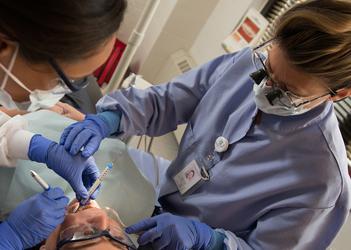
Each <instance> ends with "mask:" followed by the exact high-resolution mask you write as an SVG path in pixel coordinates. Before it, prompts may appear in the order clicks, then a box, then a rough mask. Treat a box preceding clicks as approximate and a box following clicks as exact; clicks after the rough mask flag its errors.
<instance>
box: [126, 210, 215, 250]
mask: <svg viewBox="0 0 351 250" xmlns="http://www.w3.org/2000/svg"><path fill="white" fill-rule="evenodd" d="M126 233H129V234H131V233H134V234H135V233H142V234H141V236H140V237H139V239H138V243H139V244H140V245H142V246H143V245H146V244H148V243H151V244H152V249H172V250H178V249H181V250H183V249H206V248H207V247H208V246H209V245H210V241H211V237H212V236H213V235H214V230H213V229H212V228H210V227H209V226H208V225H206V224H204V223H201V222H198V221H195V220H190V219H187V218H184V217H180V216H175V215H172V214H170V213H165V214H161V215H158V216H155V217H151V218H148V219H145V220H142V221H140V222H138V223H136V224H134V225H132V226H130V227H127V228H126Z"/></svg>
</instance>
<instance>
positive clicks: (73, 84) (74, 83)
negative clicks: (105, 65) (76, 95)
mask: <svg viewBox="0 0 351 250" xmlns="http://www.w3.org/2000/svg"><path fill="white" fill-rule="evenodd" d="M49 64H50V65H51V67H52V68H53V69H54V70H55V72H56V73H57V75H58V76H59V77H60V78H61V79H62V81H63V82H64V83H65V85H66V86H67V87H68V88H69V89H70V90H71V91H72V92H77V91H79V90H81V89H83V88H85V87H86V86H87V85H88V84H89V81H88V77H87V76H86V77H83V78H82V79H79V80H70V79H69V78H68V77H67V76H66V74H65V73H64V72H63V70H62V69H61V67H60V66H59V65H58V63H57V62H56V61H55V60H54V59H53V58H50V59H49Z"/></svg>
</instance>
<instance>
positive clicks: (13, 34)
mask: <svg viewBox="0 0 351 250" xmlns="http://www.w3.org/2000/svg"><path fill="white" fill-rule="evenodd" d="M126 5H127V3H126V1H125V0H57V1H52V0H34V1H30V0H29V1H28V0H0V33H1V34H2V35H3V36H5V37H7V38H9V39H10V40H13V41H16V42H18V43H19V45H20V47H19V48H20V51H19V52H20V54H21V55H22V56H23V57H24V58H25V59H26V60H28V61H30V62H33V63H42V62H46V61H47V59H48V57H52V58H54V59H57V60H61V61H65V62H74V61H76V60H79V59H82V58H85V57H88V56H90V55H91V54H92V53H94V52H95V51H96V50H97V49H98V47H100V46H102V45H103V43H104V42H107V41H108V38H110V37H112V35H113V34H114V33H115V32H116V31H117V30H118V28H119V26H120V24H121V22H122V20H123V14H124V11H125V9H126Z"/></svg>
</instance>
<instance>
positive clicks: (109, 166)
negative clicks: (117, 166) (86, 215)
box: [73, 162, 113, 213]
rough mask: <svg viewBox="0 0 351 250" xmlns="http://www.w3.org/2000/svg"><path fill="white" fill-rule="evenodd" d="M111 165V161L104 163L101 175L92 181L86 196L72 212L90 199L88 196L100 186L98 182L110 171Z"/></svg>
mask: <svg viewBox="0 0 351 250" xmlns="http://www.w3.org/2000/svg"><path fill="white" fill-rule="evenodd" d="M112 167H113V163H112V162H109V163H107V164H106V167H105V169H104V171H102V173H101V175H100V176H99V178H97V179H96V181H95V182H94V184H93V185H92V186H91V188H90V189H89V191H88V198H86V199H85V200H84V201H83V202H80V203H79V205H78V206H77V207H76V208H75V209H74V210H73V213H76V212H77V211H78V210H79V208H80V207H81V205H85V204H86V203H87V202H88V201H89V200H90V196H91V195H92V194H93V193H94V192H95V191H96V189H97V188H98V187H99V186H100V184H101V183H102V181H103V179H104V178H105V177H106V175H107V174H108V173H109V172H110V170H111V169H112Z"/></svg>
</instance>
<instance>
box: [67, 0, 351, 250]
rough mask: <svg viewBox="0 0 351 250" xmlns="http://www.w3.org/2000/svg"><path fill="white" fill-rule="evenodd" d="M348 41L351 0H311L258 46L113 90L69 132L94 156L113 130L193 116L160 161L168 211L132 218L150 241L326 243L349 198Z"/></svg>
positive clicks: (159, 130)
mask: <svg viewBox="0 0 351 250" xmlns="http://www.w3.org/2000/svg"><path fill="white" fill-rule="evenodd" d="M350 48H351V2H350V1H342V0H330V1H321V0H315V1H307V2H305V3H302V4H300V5H297V6H296V7H294V8H292V9H290V10H289V11H287V13H286V14H284V15H283V16H282V17H281V19H280V21H279V22H278V24H277V27H276V32H275V37H274V39H272V40H271V41H269V42H267V43H265V44H262V45H261V46H259V47H257V48H255V49H251V48H244V49H243V50H241V51H239V52H237V53H234V54H229V55H223V56H220V57H218V58H216V59H214V60H212V61H210V62H208V63H206V64H204V65H202V66H200V67H199V68H197V69H194V70H191V71H189V72H187V73H185V74H184V75H181V76H179V77H177V78H175V79H174V80H172V81H170V82H168V83H166V84H161V85H157V86H153V87H151V88H148V89H146V90H139V89H135V88H128V89H126V90H120V91H116V92H114V93H111V94H108V95H107V96H105V97H103V98H102V99H101V100H100V101H99V103H98V105H97V107H98V110H99V112H100V113H99V114H98V115H88V116H87V117H86V118H85V120H84V121H82V122H78V123H76V124H73V125H71V126H70V127H68V128H67V129H66V130H65V131H64V133H63V135H62V137H61V143H62V144H63V145H64V146H65V148H66V149H67V150H68V151H69V152H70V153H71V154H72V155H77V154H78V155H79V154H81V155H83V156H84V157H89V156H90V155H92V154H93V152H94V151H96V150H97V149H98V147H99V143H100V141H101V140H102V139H103V138H105V137H107V136H109V135H111V134H112V135H116V134H117V135H118V134H119V135H120V136H131V135H143V134H146V135H149V136H159V135H163V134H166V133H168V132H170V131H173V130H175V129H176V128H177V125H179V124H183V123H187V125H188V126H187V129H186V131H185V133H184V135H183V138H182V141H181V143H180V146H179V152H178V155H177V157H176V159H175V160H174V161H172V162H170V163H168V165H167V164H164V165H163V166H160V169H161V170H163V169H166V171H165V174H162V171H161V170H160V176H161V179H160V183H161V184H160V186H159V187H156V188H158V189H159V198H158V201H159V203H160V204H161V205H162V208H163V210H164V211H165V213H162V214H160V215H157V216H154V217H151V218H148V219H145V220H143V221H140V222H139V223H136V224H135V225H132V226H130V227H129V228H127V230H126V231H127V232H128V233H137V234H139V235H140V237H139V240H138V241H139V243H140V244H141V245H145V244H151V245H152V247H153V249H270V250H272V249H325V248H327V247H328V245H329V244H330V243H331V242H332V240H333V239H334V237H335V235H336V234H337V232H338V231H339V229H340V228H341V226H342V225H343V223H344V221H345V219H346V217H347V215H348V213H349V210H350V201H349V195H350V191H349V190H350V183H349V176H348V171H347V158H346V151H345V146H344V143H343V140H342V137H341V133H340V131H339V128H338V122H337V119H336V117H335V114H334V111H333V101H338V100H340V99H343V98H345V97H348V96H350V95H351V88H350V87H351V49H350ZM82 148H84V150H83V151H82V152H81V153H80V150H81V149H82ZM140 154H141V155H142V153H140ZM144 155H145V157H146V154H144ZM150 168H151V169H152V166H150ZM190 173H191V174H190ZM189 176H190V177H189Z"/></svg>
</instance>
